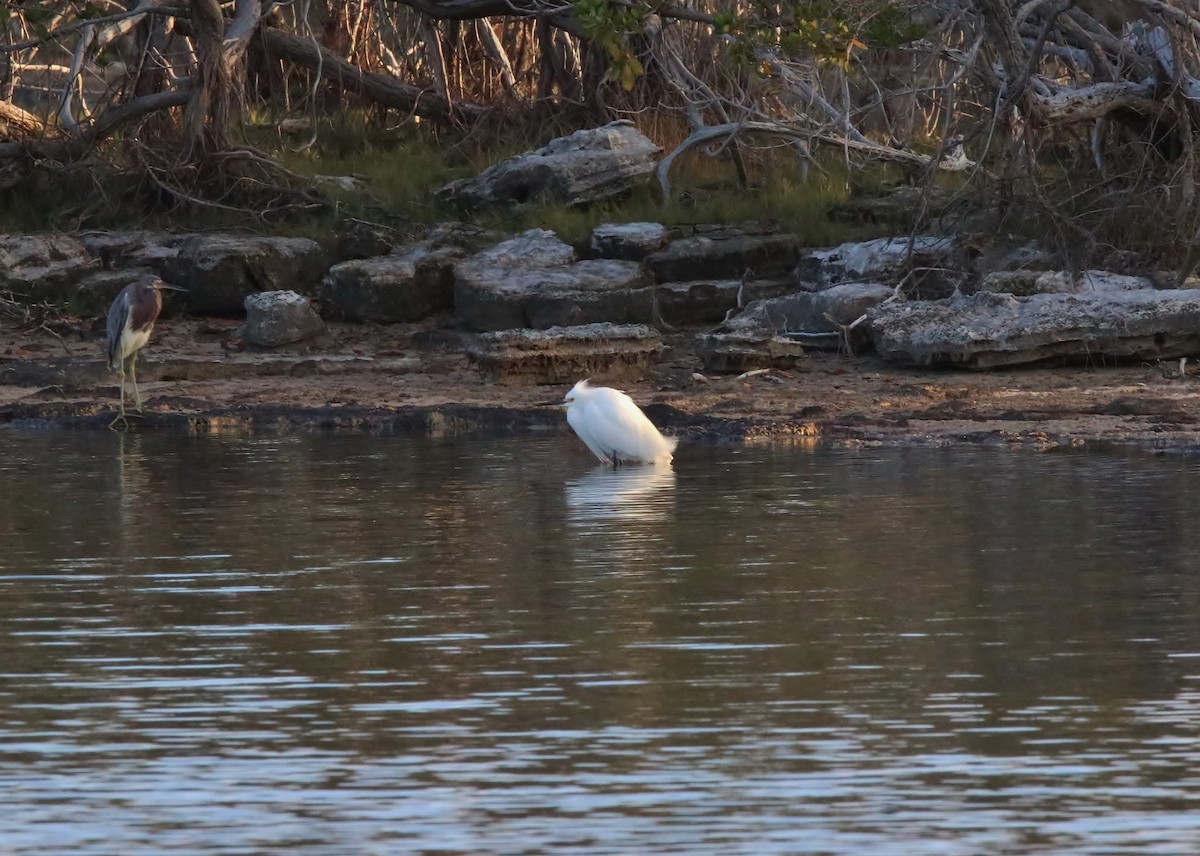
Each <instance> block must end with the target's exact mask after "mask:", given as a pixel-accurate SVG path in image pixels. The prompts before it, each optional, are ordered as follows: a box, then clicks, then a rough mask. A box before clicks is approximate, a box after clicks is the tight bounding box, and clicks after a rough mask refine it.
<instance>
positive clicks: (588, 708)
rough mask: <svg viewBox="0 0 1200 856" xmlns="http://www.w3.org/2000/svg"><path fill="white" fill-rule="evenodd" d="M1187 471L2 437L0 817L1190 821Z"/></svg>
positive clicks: (281, 827)
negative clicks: (618, 463)
mask: <svg viewBox="0 0 1200 856" xmlns="http://www.w3.org/2000/svg"><path fill="white" fill-rule="evenodd" d="M1198 486H1200V460H1195V459H1190V458H1177V457H1172V458H1149V457H1139V458H1128V459H1126V458H1119V457H1108V456H1099V455H1089V456H1084V455H1037V454H1032V453H1023V452H1018V453H1014V452H987V451H980V450H964V451H955V452H942V451H909V452H900V451H864V452H844V451H816V452H812V451H805V450H801V449H795V448H786V447H749V448H685V449H683V450H682V451H681V453H680V455H679V456H678V457H677V459H676V464H675V467H674V470H673V471H672V470H667V471H662V470H654V469H652V468H650V469H629V470H622V471H617V472H612V471H606V470H600V469H593V467H592V463H591V460H590V458H589V456H588V455H587V453H586V452H585V451H584V450H583V448H582V446H581V445H580V444H578V442H577V441H575V440H574V439H572V438H569V437H562V438H532V439H531V438H521V439H504V440H494V441H460V442H434V441H415V440H405V439H391V438H389V439H379V438H364V437H324V438H284V439H280V438H269V439H211V438H200V439H196V438H185V437H179V436H166V435H163V436H160V435H153V434H148V435H144V436H127V437H122V436H117V435H110V434H108V433H107V432H102V433H95V434H92V433H86V434H68V433H49V434H19V433H11V432H8V433H0V807H2V808H0V852H3V853H5V854H39V856H43V854H55V853H70V854H88V856H90V854H122V856H132V855H133V854H147V853H162V852H167V851H175V852H179V853H219V852H223V853H238V854H246V853H256V854H257V853H270V854H275V853H278V854H283V853H287V854H359V853H379V854H393V853H544V852H565V853H580V854H593V853H615V852H621V853H656V852H657V853H665V852H674V853H688V854H730V853H736V854H743V853H744V854H769V853H828V854H848V855H849V854H854V856H859V854H864V853H884V854H981V853H986V854H1017V853H1038V854H1045V853H1063V854H1066V853H1070V854H1112V853H1131V852H1138V853H1162V854H1186V853H1195V852H1200V534H1198V531H1200V523H1198V520H1197V513H1196V511H1197V509H1196V503H1195V500H1194V497H1196V496H1200V492H1198V491H1197V487H1198Z"/></svg>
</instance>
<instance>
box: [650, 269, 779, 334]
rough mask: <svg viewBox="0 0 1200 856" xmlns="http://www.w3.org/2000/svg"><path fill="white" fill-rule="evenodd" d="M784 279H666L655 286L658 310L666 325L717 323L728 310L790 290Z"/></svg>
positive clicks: (722, 319) (723, 318)
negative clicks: (673, 280)
mask: <svg viewBox="0 0 1200 856" xmlns="http://www.w3.org/2000/svg"><path fill="white" fill-rule="evenodd" d="M795 288H796V284H795V283H794V282H792V281H791V280H788V279H755V280H750V279H748V280H745V281H743V280H740V279H721V280H698V281H694V282H666V283H663V284H662V285H659V286H658V287H657V299H658V313H659V317H661V318H662V319H663V320H664V321H666V322H667V323H668V324H717V323H720V322H721V321H724V320H725V317H726V316H727V315H728V314H729V311H730V310H731V309H737V308H738V300H739V296H740V299H741V303H742V306H746V305H748V304H750V303H752V302H753V301H755V300H762V299H764V298H768V297H777V296H779V295H782V294H787V293H788V292H791V291H794V290H795Z"/></svg>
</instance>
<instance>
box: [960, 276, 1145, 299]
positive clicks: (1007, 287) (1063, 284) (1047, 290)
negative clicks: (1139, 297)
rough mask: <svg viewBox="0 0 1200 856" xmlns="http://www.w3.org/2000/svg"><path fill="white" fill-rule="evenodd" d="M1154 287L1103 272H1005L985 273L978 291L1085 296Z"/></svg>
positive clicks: (1143, 279) (1136, 279) (1141, 279)
mask: <svg viewBox="0 0 1200 856" xmlns="http://www.w3.org/2000/svg"><path fill="white" fill-rule="evenodd" d="M1147 288H1154V283H1152V282H1151V281H1150V280H1149V279H1146V278H1145V277H1141V276H1125V275H1123V274H1119V273H1112V272H1110V271H1105V270H1088V271H1082V272H1080V273H1079V274H1078V275H1077V276H1072V275H1071V273H1069V272H1068V271H1061V270H1057V271H1035V270H1005V271H993V272H992V273H989V274H986V275H985V276H984V277H983V279H982V280H981V281H980V283H979V288H978V290H979V291H994V292H999V293H1004V294H1015V295H1017V296H1024V295H1030V294H1074V293H1078V294H1086V293H1088V292H1110V291H1137V290H1140V289H1147Z"/></svg>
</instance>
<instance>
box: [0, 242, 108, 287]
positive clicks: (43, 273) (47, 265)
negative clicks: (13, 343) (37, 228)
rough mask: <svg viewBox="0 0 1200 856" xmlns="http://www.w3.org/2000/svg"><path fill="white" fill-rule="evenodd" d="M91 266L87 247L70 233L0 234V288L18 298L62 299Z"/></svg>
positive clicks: (92, 263)
mask: <svg viewBox="0 0 1200 856" xmlns="http://www.w3.org/2000/svg"><path fill="white" fill-rule="evenodd" d="M95 268H96V264H95V262H94V261H93V260H92V258H91V256H90V255H89V254H88V252H87V249H86V248H85V247H84V246H83V244H81V243H80V242H79V241H77V240H76V239H75V238H72V237H71V236H70V235H64V234H61V233H58V232H47V233H45V234H38V235H0V289H3V290H5V291H11V292H12V293H13V294H14V296H15V297H16V299H18V300H28V301H30V302H42V301H50V302H56V301H61V300H64V299H66V298H67V296H68V295H69V293H70V290H71V288H72V287H73V286H74V285H75V284H76V283H78V282H79V280H81V279H82V278H83V277H84V276H86V275H87V274H88V273H89V272H90V271H92V270H95Z"/></svg>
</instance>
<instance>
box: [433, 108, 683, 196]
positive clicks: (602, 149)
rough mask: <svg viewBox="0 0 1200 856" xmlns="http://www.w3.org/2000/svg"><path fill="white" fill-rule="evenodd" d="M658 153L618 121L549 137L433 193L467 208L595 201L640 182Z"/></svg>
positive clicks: (645, 176) (650, 143)
mask: <svg viewBox="0 0 1200 856" xmlns="http://www.w3.org/2000/svg"><path fill="white" fill-rule="evenodd" d="M660 151H661V149H659V147H658V146H656V145H655V144H654V143H653V142H652V141H651V140H650V139H649V138H648V137H646V136H645V135H644V134H642V133H641V132H640V131H638V130H637V129H635V128H634V127H633V123H632V122H629V121H626V120H619V121H616V122H610V123H609V124H607V125H604V126H602V127H599V128H593V129H589V130H583V131H576V132H575V133H573V134H571V135H569V136H566V137H559V138H558V139H554V140H551V141H550V142H549V143H547V144H546V145H545V146H543V147H542V148H540V149H538V150H536V151H533V152H529V153H526V154H523V155H518V156H517V157H515V158H510V159H509V160H506V161H502V162H500V163H498V164H495V165H494V166H491V167H488V168H487V169H486V170H484V171H483V172H482V173H480V174H479V175H478V176H476V177H474V178H467V179H459V180H458V181H452V182H450V183H449V184H447V185H445V186H444V187H443V188H442V189H441V190H439V191H438V195H439V196H440V197H441V198H442V199H443V200H444V201H447V202H450V203H453V204H457V205H460V206H461V207H463V208H467V209H477V208H484V207H494V206H512V205H523V204H525V203H529V202H536V201H548V202H559V203H564V204H568V205H578V204H581V203H586V202H595V201H596V200H599V199H607V198H609V197H612V196H616V195H618V194H621V193H624V192H625V191H627V190H629V189H631V188H633V187H635V186H637V185H638V184H641V183H642V182H643V181H645V179H646V178H647V177H648V176H649V175H650V174H651V173H653V172H654V168H655V166H656V162H657V158H658V154H659V152H660Z"/></svg>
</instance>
